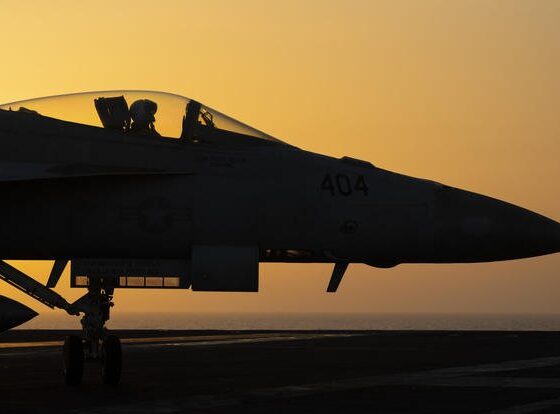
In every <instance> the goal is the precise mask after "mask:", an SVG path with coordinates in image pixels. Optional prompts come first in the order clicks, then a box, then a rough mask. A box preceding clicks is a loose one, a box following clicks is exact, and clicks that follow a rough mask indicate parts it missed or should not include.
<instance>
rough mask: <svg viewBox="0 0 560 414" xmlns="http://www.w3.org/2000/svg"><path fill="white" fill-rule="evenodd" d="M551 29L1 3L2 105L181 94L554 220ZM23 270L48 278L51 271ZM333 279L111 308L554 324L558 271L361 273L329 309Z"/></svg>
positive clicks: (478, 7)
mask: <svg viewBox="0 0 560 414" xmlns="http://www.w3.org/2000/svg"><path fill="white" fill-rule="evenodd" d="M559 21H560V3H559V2H557V1H544V0H543V1H529V0H527V1H493V2H489V1H453V2H447V1H435V0H432V1H428V0H423V1H421V2H411V1H395V0H391V1H338V2H335V1H320V0H316V1H284V2H277V3H270V2H262V1H236V2H235V4H233V2H229V1H204V2H185V1H158V2H153V1H150V2H148V1H138V0H137V1H133V2H132V1H130V2H125V1H122V2H118V3H115V2H109V1H98V2H95V3H92V4H90V5H84V4H81V3H77V2H70V1H57V2H21V3H16V2H6V3H5V4H2V14H1V15H0V25H1V27H2V29H3V33H4V39H3V42H2V61H3V70H2V72H1V74H2V75H1V76H0V101H1V102H10V101H15V100H19V99H26V98H33V97H39V96H46V95H53V94H62V93H70V92H79V91H88V90H107V89H153V90H163V91H168V92H174V93H178V94H182V95H185V96H188V97H192V98H195V99H197V100H200V101H202V102H204V103H206V104H208V105H210V106H211V107H213V108H216V109H218V110H220V111H221V112H224V113H226V114H228V115H231V116H233V117H235V118H238V119H239V120H241V121H243V122H245V123H247V124H249V125H252V126H254V127H256V128H258V129H261V130H263V131H265V132H267V133H269V134H271V135H273V136H276V137H278V138H280V139H283V140H285V141H287V142H289V143H291V144H293V145H296V146H298V147H301V148H304V149H308V150H311V151H315V152H320V153H325V154H328V155H332V156H337V157H339V156H343V155H348V156H351V157H355V158H360V159H364V160H369V161H371V162H373V163H374V164H375V165H377V166H380V167H383V168H387V169H390V170H394V171H399V172H403V173H405V174H410V175H414V176H419V177H425V178H430V179H433V180H436V181H441V182H444V183H446V184H450V185H453V186H457V187H461V188H466V189H469V190H473V191H476V192H480V193H483V194H487V195H491V196H493V197H497V198H500V199H504V200H506V201H509V202H513V203H515V204H518V205H521V206H524V207H527V208H529V209H531V210H534V211H537V212H539V213H542V214H544V215H547V216H549V217H551V218H553V219H555V220H557V221H558V220H560V204H559V201H558V199H559V189H560V188H559V187H560V186H559V184H558V179H559V178H560V163H559V161H558V160H559V156H560V141H559V137H560V117H559V116H558V112H559V110H560V109H559V101H560V41H559V39H560V25H559V24H558V22H559ZM92 104H93V103H92ZM16 264H17V265H18V266H21V268H22V269H24V270H27V271H29V272H30V274H31V275H33V276H37V277H39V279H40V280H43V281H45V280H46V278H47V275H48V268H49V263H45V262H41V263H31V262H27V263H21V262H17V263H16ZM331 267H332V266H330V265H262V268H261V292H260V293H258V294H249V293H244V294H235V293H226V294H220V293H192V292H190V291H177V292H172V291H118V292H117V294H116V300H117V301H118V302H117V307H116V308H115V311H117V312H123V313H124V312H129V311H130V312H133V311H149V310H153V311H179V312H192V313H195V312H209V311H211V312H228V311H232V312H233V311H235V312H446V313H462V312H477V313H478V312H480V313H560V300H559V297H560V277H559V276H560V275H559V274H558V273H559V272H558V269H559V268H560V255H555V256H549V257H543V258H536V259H531V260H522V261H515V262H505V263H494V264H477V265H438V266H432V265H406V266H399V267H397V268H395V269H391V270H381V269H374V268H370V267H367V266H363V265H352V266H351V267H350V269H349V272H348V273H347V276H346V277H345V279H344V280H343V282H342V284H341V287H340V289H339V292H338V293H337V294H335V295H332V294H327V293H324V292H325V289H326V286H327V283H328V279H329V276H330V271H331ZM67 286H68V275H67V274H66V275H65V277H64V278H63V280H62V281H61V283H60V285H59V288H57V290H58V291H59V292H61V293H62V294H64V295H66V296H68V297H69V298H77V297H78V296H80V295H81V294H83V292H82V291H80V290H73V289H69V288H68V287H67ZM0 293H1V294H4V295H6V296H10V297H12V298H14V299H16V300H19V301H21V302H23V303H26V304H28V305H30V306H32V307H33V308H34V309H36V310H38V311H40V312H44V311H45V310H46V308H44V307H43V306H42V305H40V304H38V303H36V302H33V301H32V300H31V299H28V298H27V297H25V296H24V295H23V294H20V293H19V292H17V291H15V290H13V289H12V288H11V287H9V286H8V285H6V284H5V283H2V284H0Z"/></svg>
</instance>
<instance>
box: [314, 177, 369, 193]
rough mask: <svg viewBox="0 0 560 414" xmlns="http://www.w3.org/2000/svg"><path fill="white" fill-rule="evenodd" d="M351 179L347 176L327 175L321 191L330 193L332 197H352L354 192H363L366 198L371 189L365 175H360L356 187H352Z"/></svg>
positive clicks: (355, 183)
mask: <svg viewBox="0 0 560 414" xmlns="http://www.w3.org/2000/svg"><path fill="white" fill-rule="evenodd" d="M352 181H353V180H351V179H350V177H349V176H348V175H346V174H335V175H334V177H333V175H332V174H327V175H325V178H323V182H322V183H321V190H323V191H328V192H329V193H330V195H331V196H333V197H334V196H336V195H337V194H339V195H343V196H345V197H347V196H350V195H352V194H353V193H354V192H362V193H363V195H364V196H367V195H368V194H369V188H368V186H367V184H366V179H365V178H364V176H363V175H358V176H357V178H356V180H355V182H354V185H352Z"/></svg>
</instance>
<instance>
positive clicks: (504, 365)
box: [81, 357, 560, 414]
mask: <svg viewBox="0 0 560 414" xmlns="http://www.w3.org/2000/svg"><path fill="white" fill-rule="evenodd" d="M554 365H560V357H549V358H536V359H527V360H517V361H505V362H499V363H491V364H480V365H473V366H463V367H451V368H442V369H434V370H429V371H418V372H411V373H402V374H391V375H378V376H371V377H362V378H347V379H339V380H333V381H326V382H318V383H311V384H301V385H288V386H280V387H270V388H261V389H256V390H251V391H245V392H238V393H231V394H221V395H199V396H192V397H189V398H188V399H185V400H172V401H153V402H145V403H135V404H133V405H117V406H112V407H103V408H95V409H92V410H89V411H83V410H82V411H81V412H85V413H89V414H106V413H123V414H124V413H132V412H134V413H138V414H142V413H146V414H147V413H154V414H158V413H160V414H164V413H165V414H171V413H182V412H185V411H188V410H192V409H212V408H220V407H231V406H237V405H243V404H247V403H252V402H259V401H270V400H283V399H288V398H297V397H306V396H311V395H317V394H325V393H329V392H339V391H348V390H356V389H364V388H372V387H378V386H399V385H414V386H442V387H485V388H491V387H497V388H548V389H551V388H553V389H557V388H558V389H560V380H557V379H554V378H518V377H516V378H510V377H480V376H473V374H475V375H476V374H484V373H494V372H504V373H506V372H511V371H517V370H523V369H527V368H542V367H549V366H554ZM556 401H557V400H548V402H546V401H542V402H538V403H534V404H541V403H542V404H545V403H546V404H548V405H550V406H552V405H556V404H557V402H556ZM534 404H529V405H527V406H519V408H521V407H529V408H528V409H530V410H533V411H534V410H536V409H537V408H534V409H533V408H531V407H533V406H534ZM558 404H560V399H559V400H558ZM535 407H537V406H535ZM539 407H540V406H539ZM533 411H521V413H524V412H529V413H530V412H533ZM509 412H511V413H516V411H504V414H505V413H509Z"/></svg>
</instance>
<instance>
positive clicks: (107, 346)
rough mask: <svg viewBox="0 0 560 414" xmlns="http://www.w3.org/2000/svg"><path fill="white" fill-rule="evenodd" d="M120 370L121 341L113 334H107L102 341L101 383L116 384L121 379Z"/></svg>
mask: <svg viewBox="0 0 560 414" xmlns="http://www.w3.org/2000/svg"><path fill="white" fill-rule="evenodd" d="M121 371H122V350H121V341H120V340H119V338H118V337H117V336H115V335H108V336H107V337H106V338H105V340H104V341H103V360H102V365H101V379H102V380H103V384H108V385H116V384H118V383H119V380H120V379H121Z"/></svg>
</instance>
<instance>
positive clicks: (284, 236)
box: [0, 91, 560, 385]
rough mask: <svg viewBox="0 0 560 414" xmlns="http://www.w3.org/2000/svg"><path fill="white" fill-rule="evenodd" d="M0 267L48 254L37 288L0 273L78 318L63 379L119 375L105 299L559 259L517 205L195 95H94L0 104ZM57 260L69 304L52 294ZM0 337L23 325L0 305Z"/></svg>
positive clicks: (547, 235)
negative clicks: (272, 131)
mask: <svg viewBox="0 0 560 414" xmlns="http://www.w3.org/2000/svg"><path fill="white" fill-rule="evenodd" d="M0 194H2V198H3V202H2V203H0V217H1V218H2V224H1V226H0V252H2V258H4V259H6V260H8V259H18V260H54V266H53V269H52V272H51V275H50V277H49V280H48V282H47V285H46V286H45V285H42V284H41V283H39V282H38V281H36V280H34V279H33V278H31V277H30V276H28V275H26V274H24V273H23V272H21V271H19V270H18V269H16V268H14V267H13V266H11V265H9V264H8V263H6V262H5V261H0V275H1V276H0V277H1V278H2V279H4V280H5V281H7V282H8V283H10V284H11V285H13V286H15V287H17V288H19V289H20V290H22V291H23V292H25V293H27V294H29V295H30V296H31V297H33V298H35V299H37V300H39V301H40V302H42V303H43V304H45V305H47V306H50V307H53V308H60V309H64V310H66V311H67V312H68V313H70V314H72V315H77V316H80V317H81V323H82V328H83V329H82V334H81V335H80V336H70V337H68V338H67V339H66V341H65V344H64V349H63V354H64V379H65V381H66V382H67V383H68V384H74V385H75V384H79V383H80V381H81V378H82V372H83V365H84V360H94V361H100V362H101V367H102V369H101V372H102V379H103V382H105V383H109V384H114V383H117V382H118V381H119V378H120V374H121V347H120V342H119V339H118V338H117V337H116V336H114V335H111V334H110V333H109V332H108V331H107V329H106V328H105V323H106V322H107V320H108V319H109V316H110V309H111V306H112V305H113V294H114V291H115V289H130V288H136V289H146V288H149V289H192V290H193V291H222V292H256V291H258V282H259V271H258V269H259V267H258V266H259V263H262V262H284V263H332V264H334V268H333V273H332V276H331V280H330V283H329V285H328V287H327V290H328V291H329V292H335V291H336V290H337V288H338V286H339V284H340V282H341V280H342V277H343V275H344V273H345V271H346V269H347V267H348V265H349V264H350V263H365V264H368V265H371V266H374V267H380V268H390V267H393V266H396V265H399V264H401V263H474V262H491V261H498V260H512V259H520V258H526V257H533V256H539V255H545V254H551V253H556V252H559V251H560V224H559V223H557V222H555V221H553V220H551V219H549V218H546V217H543V216H541V215H539V214H536V213H534V212H531V211H529V210H526V209H524V208H521V207H517V206H514V205H512V204H508V203H506V202H503V201H500V200H496V199H493V198H490V197H486V196H483V195H480V194H476V193H473V192H470V191H465V190H461V189H458V188H453V187H450V186H448V185H445V184H441V183H438V182H435V181H430V180H426V179H420V178H414V177H409V176H406V175H402V174H398V173H395V172H391V171H387V170H385V169H382V168H379V167H376V166H375V165H373V164H371V163H370V162H368V161H362V160H359V159H354V158H350V157H342V158H340V159H337V158H333V157H329V156H325V155H321V154H316V153H313V152H309V151H305V150H302V149H300V148H297V147H295V146H292V145H290V144H287V143H286V142H283V141H281V140H279V139H276V138H273V137H272V136H270V135H268V134H265V133H263V132H261V131H259V130H256V129H254V128H251V127H249V126H248V125H245V124H243V123H240V122H238V121H235V120H234V119H232V118H230V117H228V116H225V115H223V114H222V113H220V112H218V111H216V110H214V109H212V108H210V107H208V106H205V105H203V104H201V103H200V102H198V101H195V100H192V99H188V98H185V97H182V96H178V95H173V94H166V93H161V92H148V91H105V92H92V93H82V94H74V95H66V96H56V97H47V98H41V99H34V100H28V101H22V102H15V103H10V104H6V105H2V106H0ZM68 263H70V284H71V286H72V287H75V288H81V289H86V290H87V292H86V293H85V294H84V296H82V297H81V298H80V299H78V300H77V301H76V302H74V303H69V302H67V301H66V300H65V299H64V298H63V297H61V296H60V295H59V294H58V293H56V292H55V291H54V290H52V288H54V287H55V286H56V285H57V282H58V280H59V278H60V276H61V274H62V272H63V270H64V269H65V268H66V266H67V265H68ZM0 312H2V315H0V316H1V318H0V320H1V321H2V328H9V327H11V326H13V325H17V324H18V323H22V322H24V321H25V320H27V319H29V318H30V317H32V316H33V312H32V311H30V310H26V308H23V307H22V305H20V304H17V303H13V302H6V299H2V303H0Z"/></svg>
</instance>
